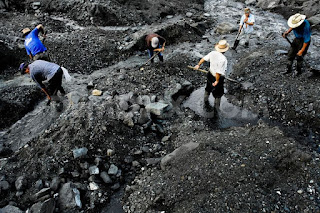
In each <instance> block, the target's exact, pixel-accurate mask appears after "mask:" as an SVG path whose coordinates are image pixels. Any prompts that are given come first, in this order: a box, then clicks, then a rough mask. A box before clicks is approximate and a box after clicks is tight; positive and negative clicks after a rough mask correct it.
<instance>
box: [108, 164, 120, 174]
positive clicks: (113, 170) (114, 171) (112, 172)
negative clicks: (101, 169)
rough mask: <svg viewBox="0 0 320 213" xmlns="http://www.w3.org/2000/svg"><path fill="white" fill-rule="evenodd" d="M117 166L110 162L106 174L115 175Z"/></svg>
mask: <svg viewBox="0 0 320 213" xmlns="http://www.w3.org/2000/svg"><path fill="white" fill-rule="evenodd" d="M118 170H119V169H118V167H117V166H116V165H114V164H111V166H110V168H109V170H108V174H109V175H116V174H117V173H118Z"/></svg>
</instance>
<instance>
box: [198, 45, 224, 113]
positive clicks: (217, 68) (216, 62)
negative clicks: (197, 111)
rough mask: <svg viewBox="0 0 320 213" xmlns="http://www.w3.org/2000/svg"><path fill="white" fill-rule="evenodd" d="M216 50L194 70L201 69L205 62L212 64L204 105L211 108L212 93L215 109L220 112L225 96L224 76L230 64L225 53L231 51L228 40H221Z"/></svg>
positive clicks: (204, 58) (205, 57) (208, 75)
mask: <svg viewBox="0 0 320 213" xmlns="http://www.w3.org/2000/svg"><path fill="white" fill-rule="evenodd" d="M215 49H216V51H212V52H210V53H209V54H208V55H206V56H204V57H203V58H202V59H201V60H200V61H199V63H198V64H197V65H196V66H195V67H194V68H195V69H199V68H200V66H201V64H202V63H203V62H205V61H207V62H210V69H209V72H208V74H207V85H206V88H205V92H204V103H205V106H209V95H210V93H212V95H213V97H214V98H215V101H214V102H215V104H214V105H215V106H214V107H215V109H216V110H218V109H219V108H220V100H221V97H222V96H223V94H224V87H223V85H224V75H225V72H226V70H227V63H228V61H227V58H226V57H225V56H224V53H225V52H226V51H227V50H228V49H229V44H228V43H227V41H226V40H221V41H219V43H218V44H216V45H215Z"/></svg>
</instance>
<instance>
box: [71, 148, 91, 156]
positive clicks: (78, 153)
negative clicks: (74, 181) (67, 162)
mask: <svg viewBox="0 0 320 213" xmlns="http://www.w3.org/2000/svg"><path fill="white" fill-rule="evenodd" d="M72 152H73V157H74V158H79V157H82V156H85V155H87V153H88V149H87V148H86V147H82V148H79V149H74V150H72Z"/></svg>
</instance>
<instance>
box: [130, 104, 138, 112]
mask: <svg viewBox="0 0 320 213" xmlns="http://www.w3.org/2000/svg"><path fill="white" fill-rule="evenodd" d="M130 109H131V112H139V110H140V105H139V104H133V105H131V106H130Z"/></svg>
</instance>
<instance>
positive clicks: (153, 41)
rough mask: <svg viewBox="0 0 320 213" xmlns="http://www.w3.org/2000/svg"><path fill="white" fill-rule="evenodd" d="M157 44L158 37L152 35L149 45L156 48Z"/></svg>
mask: <svg viewBox="0 0 320 213" xmlns="http://www.w3.org/2000/svg"><path fill="white" fill-rule="evenodd" d="M158 45H159V39H158V38H157V37H153V38H152V39H151V46H152V47H153V48H157V47H158Z"/></svg>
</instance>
